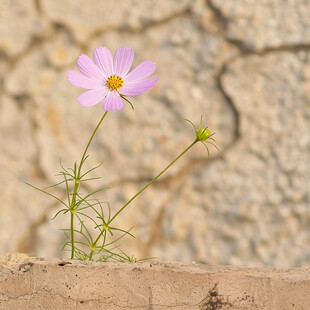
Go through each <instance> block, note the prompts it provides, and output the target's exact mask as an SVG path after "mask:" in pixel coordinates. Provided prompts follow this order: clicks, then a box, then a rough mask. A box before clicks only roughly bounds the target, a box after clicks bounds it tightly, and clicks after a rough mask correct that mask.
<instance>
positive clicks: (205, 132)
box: [27, 47, 218, 262]
mask: <svg viewBox="0 0 310 310" xmlns="http://www.w3.org/2000/svg"><path fill="white" fill-rule="evenodd" d="M133 59H134V52H133V49H131V48H129V47H120V48H118V49H117V50H116V52H115V54H114V58H112V55H111V52H110V51H109V49H108V48H106V47H99V48H97V49H95V50H94V52H93V60H91V59H90V58H89V57H88V56H86V55H81V56H80V57H79V59H78V61H77V66H78V68H79V70H80V72H81V73H78V72H75V71H72V70H69V71H68V81H69V83H71V84H72V85H74V86H77V87H80V88H83V89H89V90H88V91H86V92H84V93H82V94H81V95H80V96H79V97H77V101H78V102H79V103H80V104H81V105H82V106H84V107H90V106H93V105H95V104H98V103H99V102H101V101H103V104H102V107H103V110H104V113H103V116H102V117H101V118H100V120H99V122H98V124H97V126H96V127H95V130H94V132H93V134H92V135H91V137H90V139H89V141H88V143H87V144H86V147H85V149H84V152H83V154H82V157H81V160H80V161H78V162H75V163H74V165H73V168H65V167H64V166H63V164H62V162H61V161H60V166H61V168H62V170H61V171H60V173H59V176H60V177H62V180H61V181H60V182H59V183H57V184H54V185H52V186H49V187H47V188H44V189H40V188H38V187H36V186H33V185H31V184H29V183H27V184H28V185H30V186H31V187H33V188H35V189H37V190H39V191H41V192H43V193H45V194H47V195H49V196H50V197H52V198H54V199H56V200H57V201H58V202H59V203H60V205H61V206H62V209H60V210H59V211H58V212H57V213H56V214H55V216H54V217H53V219H54V218H56V217H57V216H58V215H60V214H62V215H66V216H68V222H69V224H70V225H69V228H66V229H63V231H64V233H65V235H66V236H67V239H68V240H67V242H66V243H65V244H64V246H63V250H68V251H70V252H71V258H72V259H73V258H75V259H80V260H90V261H93V260H95V259H96V260H97V261H109V260H116V261H121V262H124V261H127V262H137V261H138V260H137V259H136V258H135V257H133V256H129V255H127V254H125V253H124V252H123V251H122V250H121V249H120V248H119V247H118V246H116V243H117V242H118V241H119V240H120V239H122V238H123V237H125V236H130V237H134V236H133V235H132V233H131V230H132V228H133V227H131V228H130V229H127V230H124V229H121V228H119V227H116V226H114V225H113V223H114V220H115V219H116V217H117V216H118V215H119V214H120V213H121V212H122V211H123V210H124V209H125V208H126V207H127V206H128V205H129V204H130V203H131V202H132V201H133V200H134V199H135V198H137V197H138V196H139V195H140V194H141V193H142V192H143V191H144V190H145V189H146V188H148V187H149V186H150V185H151V184H152V183H153V182H155V181H156V180H157V179H158V178H159V177H160V176H161V175H162V174H163V173H165V172H166V171H167V170H168V169H169V168H170V167H171V166H172V165H173V164H174V163H175V162H176V161H177V160H178V159H179V158H180V157H182V156H183V155H184V154H185V153H186V152H187V151H188V150H190V149H191V148H192V147H193V146H194V145H195V144H196V143H198V142H202V143H203V144H204V145H205V147H206V148H207V151H208V155H210V152H209V149H208V146H207V144H210V145H213V146H214V147H215V148H216V149H217V150H218V148H217V146H216V145H215V140H214V138H213V137H212V136H213V135H214V133H213V134H211V132H210V130H209V129H208V128H207V127H203V125H202V117H201V119H200V125H199V128H198V129H197V128H196V127H195V125H194V124H193V123H192V122H191V121H189V120H187V121H188V122H190V123H191V124H192V125H193V127H194V129H195V139H194V141H193V142H192V143H191V144H190V145H189V146H188V147H187V148H186V149H185V150H184V151H183V152H181V154H180V155H179V156H177V157H176V158H175V159H174V160H173V161H172V162H171V163H170V164H169V165H168V166H167V167H165V168H164V169H163V170H162V171H161V172H160V173H159V174H158V175H157V176H155V177H154V178H153V179H152V180H151V181H150V182H149V183H147V184H146V185H145V186H144V187H143V188H142V189H141V190H140V191H138V192H137V193H136V194H135V195H134V196H133V197H132V198H131V199H129V200H128V201H127V202H126V203H125V204H124V205H123V206H122V207H121V208H120V209H119V210H118V211H117V212H116V213H115V214H112V210H111V207H110V205H109V204H108V203H106V202H104V201H102V200H100V199H99V198H97V194H98V193H99V192H101V191H103V190H106V189H107V187H102V188H100V189H98V190H96V191H94V192H90V193H84V192H82V191H81V189H80V185H81V184H82V183H84V182H88V181H92V180H95V179H98V178H92V177H91V176H90V173H91V172H93V171H94V170H95V169H97V168H99V167H100V166H101V164H100V165H98V166H96V167H93V168H91V169H89V170H87V171H84V169H83V167H84V164H85V162H86V160H87V159H88V156H89V155H87V152H88V149H89V147H90V144H91V142H92V140H93V139H94V136H95V134H96V132H97V131H98V129H99V127H100V125H101V124H102V122H103V120H104V119H105V117H106V116H107V114H108V111H112V110H120V109H122V107H123V101H125V102H127V103H129V104H130V106H131V108H132V109H134V107H133V104H132V103H131V102H130V101H129V99H128V97H135V96H138V95H141V94H143V93H144V92H146V91H147V90H150V89H152V88H153V87H154V86H155V85H156V83H157V81H158V78H148V77H149V76H150V75H151V74H152V73H154V71H155V69H156V66H155V64H154V63H153V62H152V61H151V60H146V61H143V62H142V63H141V64H139V65H138V66H137V67H136V68H134V69H133V70H132V71H131V72H129V70H130V68H131V65H132V62H133ZM128 72H129V73H128ZM60 185H63V186H65V190H66V200H65V201H64V200H62V199H61V198H59V197H57V196H55V195H53V194H52V193H51V192H50V191H48V189H50V188H53V187H57V186H60ZM114 233H118V236H117V237H115V236H114ZM77 236H78V237H79V238H77Z"/></svg>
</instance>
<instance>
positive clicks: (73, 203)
mask: <svg viewBox="0 0 310 310" xmlns="http://www.w3.org/2000/svg"><path fill="white" fill-rule="evenodd" d="M107 113H108V111H106V112H105V113H104V114H103V116H102V117H101V119H100V121H99V123H98V125H97V126H96V128H95V130H94V132H93V134H92V135H91V137H90V139H89V141H88V143H87V145H86V148H85V150H84V153H83V155H82V158H81V161H80V164H79V166H78V171H77V173H76V171H75V175H74V183H75V184H74V189H73V194H72V200H71V204H70V207H69V210H70V213H71V217H70V231H71V259H73V258H74V249H75V247H74V214H75V210H76V197H77V194H78V189H79V184H80V177H81V170H82V166H83V164H84V162H85V157H86V153H87V151H88V148H89V146H90V144H91V142H92V140H93V138H94V136H95V134H96V132H97V130H98V128H99V127H100V125H101V123H102V121H103V120H104V118H105V117H106V115H107Z"/></svg>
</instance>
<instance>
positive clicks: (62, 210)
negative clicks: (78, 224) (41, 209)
mask: <svg viewBox="0 0 310 310" xmlns="http://www.w3.org/2000/svg"><path fill="white" fill-rule="evenodd" d="M64 211H67V209H61V210H60V211H58V212H57V213H56V214H55V215H54V216H53V217H52V218H51V220H54V219H55V218H56V217H57V216H58V215H59V214H60V213H61V212H64ZM64 214H65V212H64Z"/></svg>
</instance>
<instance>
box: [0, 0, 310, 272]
mask: <svg viewBox="0 0 310 310" xmlns="http://www.w3.org/2000/svg"><path fill="white" fill-rule="evenodd" d="M309 16H310V2H309V1H303V0H295V1H283V0H266V1H256V0H239V1H235V0H226V1H223V0H147V1H142V0H140V1H138V0H124V1H114V0H62V1H55V0H27V1H21V0H0V134H1V139H0V154H1V155H0V252H1V253H5V252H8V251H15V252H27V253H31V254H34V255H40V256H46V257H47V256H63V257H64V256H67V253H63V252H61V251H60V248H61V246H62V244H63V242H64V241H65V238H64V235H63V233H62V232H61V231H59V228H67V227H68V224H69V222H68V219H67V218H62V217H59V218H57V219H56V220H54V221H50V218H51V217H52V216H53V215H54V214H55V213H56V212H57V210H59V208H60V206H59V204H57V203H55V201H53V200H51V199H49V198H48V197H47V196H45V195H43V194H41V193H39V192H37V191H35V190H33V189H31V188H30V187H28V186H27V185H25V184H24V182H25V181H27V182H30V183H32V184H35V185H37V186H39V187H45V186H48V185H51V184H52V183H55V182H57V181H59V179H58V178H57V177H56V176H55V174H57V173H58V172H59V170H60V167H59V158H60V157H61V158H62V162H63V164H64V165H65V166H66V167H70V166H72V165H73V163H74V161H76V160H79V157H80V156H81V153H82V150H83V147H84V146H85V144H86V142H87V139H88V138H89V136H90V135H91V133H92V131H93V129H94V128H95V126H96V124H97V122H98V120H99V118H100V115H102V113H103V110H102V108H101V106H100V104H99V105H97V106H94V107H92V108H88V109H86V108H83V107H82V106H80V105H79V104H78V103H77V102H76V100H75V98H76V97H77V96H78V95H79V94H80V93H82V90H81V89H78V88H76V87H73V86H71V85H70V84H69V83H68V82H67V77H66V71H67V70H68V69H73V70H76V69H77V68H76V60H77V57H78V56H79V55H80V54H82V53H83V54H86V55H89V56H91V54H92V51H93V49H94V48H96V47H99V46H107V47H109V48H110V49H111V50H112V51H113V52H114V51H115V50H116V48H117V47H119V46H130V47H132V48H134V50H135V60H134V65H137V64H138V63H139V62H141V61H143V60H145V59H152V60H153V61H154V62H155V63H156V65H157V70H156V72H155V74H154V76H156V77H159V82H158V84H157V86H156V87H155V88H154V89H153V90H152V91H149V92H147V93H146V94H144V95H143V96H140V97H137V98H134V99H133V100H132V102H133V103H134V105H135V110H134V111H132V110H131V108H130V107H129V106H128V105H125V107H124V109H123V110H121V111H120V112H118V111H114V112H110V113H109V114H108V117H107V119H106V120H105V122H104V123H103V125H102V127H101V128H100V130H99V132H98V135H97V136H96V137H95V141H94V143H93V145H92V146H91V149H90V152H89V154H90V158H89V159H88V161H87V165H88V168H90V167H91V166H93V165H96V164H98V163H100V162H101V161H103V165H102V167H101V168H100V169H99V170H98V171H97V172H96V173H97V174H98V175H101V176H102V179H100V181H99V182H97V183H95V182H93V183H90V184H89V186H88V187H87V188H85V190H91V189H92V190H96V188H98V187H102V186H111V189H109V190H107V191H105V192H104V193H102V198H103V199H104V200H105V201H108V202H109V203H110V205H111V207H112V209H113V210H114V211H115V210H117V209H118V208H120V207H121V206H122V204H123V203H124V202H126V201H127V200H128V199H129V198H130V197H131V196H132V195H133V194H135V192H136V191H138V190H139V189H140V188H141V187H142V186H144V184H145V183H146V182H147V181H148V180H150V179H151V178H152V177H153V176H155V175H156V173H158V172H159V171H160V170H161V169H162V168H163V167H165V165H167V164H168V163H169V162H170V161H171V160H172V159H173V158H174V157H175V156H177V155H178V154H179V153H180V152H181V151H182V150H184V149H185V148H186V147H187V146H188V145H189V144H190V143H191V142H192V140H193V137H194V136H193V131H192V128H191V127H190V126H189V125H188V124H187V123H186V122H185V121H184V119H185V118H187V119H190V120H191V121H193V122H195V123H198V122H199V120H200V115H201V114H202V115H203V117H204V120H205V121H206V123H207V124H208V126H209V127H210V128H211V129H212V131H215V132H216V136H215V137H216V140H217V144H218V145H219V147H220V149H221V153H217V152H216V150H214V149H212V151H211V156H210V157H209V158H208V157H207V153H206V150H205V149H204V147H203V146H202V145H196V146H195V148H194V149H193V150H192V151H191V152H189V153H188V154H186V155H185V156H184V157H183V158H182V159H181V160H180V161H179V162H178V163H177V165H176V166H175V167H173V168H172V169H171V170H170V171H169V172H168V173H167V174H166V175H164V176H163V177H162V178H161V179H159V180H158V182H157V183H156V184H155V185H154V186H153V188H151V189H149V190H148V191H146V192H145V193H143V194H142V195H141V196H140V197H139V198H138V199H137V200H135V201H134V203H133V204H132V205H131V206H130V207H129V208H128V209H127V210H126V211H124V212H123V213H122V215H121V216H120V218H119V221H118V224H119V225H121V226H122V227H124V228H130V227H131V226H135V228H134V231H133V232H134V234H135V236H136V239H130V238H128V239H126V241H124V242H123V244H124V246H125V248H126V250H127V252H128V253H129V254H134V255H135V256H137V257H138V258H143V257H150V256H157V257H160V258H161V259H165V260H179V261H183V262H187V261H192V260H195V261H198V262H203V263H207V264H231V265H243V266H278V267H292V266H305V265H308V264H309V263H310V209H309V208H310V193H309V192H310V160H309V157H310V134H309V133H310V18H309ZM56 191H57V194H58V195H60V196H63V195H64V192H63V188H59V189H56Z"/></svg>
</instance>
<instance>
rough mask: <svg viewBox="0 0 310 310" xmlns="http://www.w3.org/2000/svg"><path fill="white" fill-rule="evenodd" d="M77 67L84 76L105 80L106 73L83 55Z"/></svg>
mask: <svg viewBox="0 0 310 310" xmlns="http://www.w3.org/2000/svg"><path fill="white" fill-rule="evenodd" d="M77 66H78V68H79V70H80V71H81V73H83V74H84V75H86V76H88V77H90V78H95V79H98V80H102V79H105V78H106V77H105V74H104V72H103V71H102V70H101V69H99V67H97V66H96V65H95V64H94V62H93V61H92V60H91V59H90V58H89V57H88V56H86V55H84V54H82V55H81V56H79V59H78V61H77Z"/></svg>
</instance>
